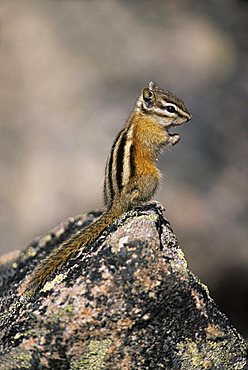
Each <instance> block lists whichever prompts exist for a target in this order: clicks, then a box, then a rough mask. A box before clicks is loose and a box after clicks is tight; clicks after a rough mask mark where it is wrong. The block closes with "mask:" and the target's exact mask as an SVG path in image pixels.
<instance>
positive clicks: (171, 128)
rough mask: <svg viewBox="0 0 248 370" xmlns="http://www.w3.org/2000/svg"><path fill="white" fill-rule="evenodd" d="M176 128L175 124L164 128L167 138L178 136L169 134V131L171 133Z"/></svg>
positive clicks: (174, 133) (173, 133)
mask: <svg viewBox="0 0 248 370" xmlns="http://www.w3.org/2000/svg"><path fill="white" fill-rule="evenodd" d="M176 126H178V125H177V124H174V123H172V124H171V125H169V126H166V127H165V131H166V132H167V134H168V135H169V136H175V135H178V134H177V133H176V132H171V130H172V131H173V129H174V128H175V127H176Z"/></svg>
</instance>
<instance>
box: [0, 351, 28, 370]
mask: <svg viewBox="0 0 248 370" xmlns="http://www.w3.org/2000/svg"><path fill="white" fill-rule="evenodd" d="M31 360H32V355H31V353H30V352H29V351H25V350H21V349H14V350H12V351H11V352H10V353H7V354H5V355H3V356H1V358H0V370H13V369H30V368H31Z"/></svg>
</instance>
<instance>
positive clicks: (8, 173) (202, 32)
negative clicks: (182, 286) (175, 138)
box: [0, 0, 248, 335]
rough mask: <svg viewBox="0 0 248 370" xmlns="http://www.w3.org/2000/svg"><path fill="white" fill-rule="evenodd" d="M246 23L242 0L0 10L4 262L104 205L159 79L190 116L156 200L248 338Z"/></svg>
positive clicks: (24, 4)
mask: <svg viewBox="0 0 248 370" xmlns="http://www.w3.org/2000/svg"><path fill="white" fill-rule="evenodd" d="M247 19H248V2H247V1H238V0H236V1H235V0H219V1H214V0H209V1H205V0H195V1H193V0H191V1H190V0H188V1H183V0H182V1H179V0H173V1H172V0H171V1H157V0H155V1H152V2H151V1H131V0H129V1H128V0H125V1H124V0H122V1H121V0H119V1H118V0H115V1H114V0H101V1H100V0H99V1H86V0H85V1H74V0H71V1H69V0H68V1H59V0H57V1H56V0H49V1H47V0H40V1H38V0H37V1H25V0H16V1H15V0H7V1H4V0H1V1H0V21H1V48H0V56H1V70H0V78H1V97H0V112H1V121H0V250H1V253H4V252H8V251H10V250H13V249H18V248H24V247H25V245H26V244H28V243H29V241H30V240H32V239H33V238H34V237H35V236H36V235H39V234H43V233H46V232H47V230H48V229H50V228H51V227H53V226H55V225H56V224H57V223H59V222H60V221H62V220H63V219H65V218H66V217H69V216H71V215H75V214H78V213H81V212H86V211H89V210H92V209H94V208H97V207H100V206H101V204H102V203H101V202H102V193H101V191H102V190H101V189H102V183H103V175H104V166H105V160H106V157H107V154H108V151H109V149H110V146H111V144H112V142H113V140H114V138H115V136H116V134H117V132H118V131H119V130H120V128H121V127H122V126H123V123H124V121H125V119H126V118H127V116H128V114H129V112H130V110H131V109H132V106H133V104H134V102H135V99H136V97H137V95H138V94H139V92H140V90H141V88H142V87H143V86H144V85H145V84H147V83H148V82H149V81H150V80H154V81H156V82H158V83H159V84H160V85H161V86H162V87H163V88H167V89H169V90H172V91H173V92H174V93H175V94H176V95H178V96H180V97H182V98H183V99H184V101H185V103H186V105H187V107H188V108H189V110H190V112H191V113H192V115H193V119H192V121H191V122H190V123H189V124H187V125H185V126H184V127H182V128H180V129H179V130H178V132H179V131H180V134H181V136H182V140H181V142H180V144H179V145H177V146H176V147H174V148H173V149H171V150H170V151H166V152H165V153H164V155H163V157H162V158H161V161H160V169H161V170H162V172H163V174H164V180H163V183H162V185H161V187H160V191H159V193H158V194H157V199H159V200H160V201H161V202H162V203H163V204H164V206H165V207H166V210H167V217H168V218H169V219H170V221H171V223H172V226H173V228H174V231H175V232H176V234H177V236H178V239H179V241H180V244H181V245H182V247H183V250H184V251H185V254H186V257H187V259H188V261H189V265H190V268H191V269H192V270H193V271H194V272H195V273H197V274H198V275H199V276H200V278H201V279H202V280H203V281H204V282H205V283H207V284H208V286H209V288H210V291H211V294H212V296H214V297H215V299H216V300H217V302H218V304H219V305H220V306H221V308H222V309H223V310H224V311H225V312H226V313H227V314H228V316H229V317H230V318H231V321H232V322H233V323H234V324H235V325H236V326H237V327H238V328H239V330H240V331H241V332H242V333H243V334H244V335H247V332H248V322H247V310H248V269H247V265H248V246H247V213H248V212H247V172H248V171H247V158H248V146H247V139H248V134H247V104H248V100H247V97H248V77H247V76H248V63H247V62H248V60H247V49H248V32H247V31H248V30H247V28H248V27H247Z"/></svg>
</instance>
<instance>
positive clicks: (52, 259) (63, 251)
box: [19, 203, 124, 296]
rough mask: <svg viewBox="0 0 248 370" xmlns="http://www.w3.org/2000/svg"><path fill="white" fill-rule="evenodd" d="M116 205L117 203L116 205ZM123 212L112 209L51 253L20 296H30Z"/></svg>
mask: <svg viewBox="0 0 248 370" xmlns="http://www.w3.org/2000/svg"><path fill="white" fill-rule="evenodd" d="M117 204H118V203H117ZM123 213H124V210H122V209H121V208H120V209H119V208H118V207H114V208H113V207H112V208H110V209H109V210H108V211H106V212H105V213H103V214H102V216H100V217H99V218H98V219H97V220H96V221H95V222H94V223H93V224H91V225H89V226H88V227H86V228H85V229H83V230H80V231H78V232H77V233H76V234H75V235H73V236H72V237H71V238H70V239H69V240H67V241H66V242H64V243H62V244H61V245H60V246H59V247H58V249H56V250H55V251H53V252H52V253H51V254H50V255H49V256H48V257H46V258H45V259H44V261H42V262H41V264H40V265H38V266H37V267H36V268H35V270H34V271H33V272H32V273H31V275H30V276H29V277H28V278H27V280H25V281H24V282H23V283H22V285H21V287H20V290H19V292H20V294H24V295H27V296H32V295H33V294H34V293H35V292H36V291H37V290H38V289H39V288H41V287H42V286H43V285H44V284H45V283H46V281H47V280H48V279H49V278H50V277H51V275H52V274H53V273H55V272H56V271H57V270H58V269H59V268H61V267H62V266H63V265H65V263H66V262H67V261H68V260H69V259H70V258H71V257H72V256H73V255H75V254H76V253H77V252H78V251H79V250H80V249H82V248H83V247H85V246H86V245H88V244H90V243H92V242H93V241H94V240H95V239H96V238H97V237H98V236H99V235H100V234H101V233H102V232H103V230H104V229H106V228H107V227H108V226H110V225H111V224H112V223H113V222H114V221H115V220H116V219H117V218H118V217H120V216H121V215H122V214H123Z"/></svg>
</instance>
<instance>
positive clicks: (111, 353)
mask: <svg viewBox="0 0 248 370" xmlns="http://www.w3.org/2000/svg"><path fill="white" fill-rule="evenodd" d="M98 215H99V213H91V214H90V215H88V217H86V216H84V217H81V216H80V217H77V218H75V219H73V218H72V219H70V220H68V221H67V222H65V223H63V224H61V225H59V226H58V227H57V228H55V229H54V230H52V231H51V232H50V233H49V234H47V235H46V236H44V237H43V238H39V239H37V240H35V241H34V242H33V243H32V244H31V245H30V246H28V247H27V249H26V250H25V251H23V252H22V253H21V254H20V256H19V257H18V259H16V260H14V261H11V262H8V263H7V264H5V265H2V266H1V269H0V286H1V318H0V325H1V334H0V349H1V353H2V355H1V357H0V369H4V370H9V369H46V368H49V369H61V370H63V369H73V370H74V369H95V370H100V369H113V370H116V369H152V370H153V369H167V370H168V369H182V370H184V369H185V370H191V369H197V370H201V369H204V370H205V369H211V370H214V369H216V370H220V369H223V370H225V369H248V365H247V363H248V361H247V360H248V357H247V346H246V343H245V342H244V340H243V339H242V337H241V336H240V334H239V333H238V332H237V331H236V330H235V328H233V327H232V326H231V324H230V323H229V321H228V319H227V318H226V316H225V315H224V314H223V313H221V312H220V311H219V309H218V307H217V306H216V304H215V303H214V301H213V300H212V299H211V298H210V296H209V292H208V289H207V287H206V286H204V285H203V284H202V283H201V282H200V281H199V279H198V278H197V277H196V276H195V275H194V274H193V273H192V272H191V271H190V270H189V269H188V267H187V262H186V260H185V258H184V255H183V252H182V250H181V249H180V247H179V245H178V242H177V239H176V237H175V235H174V234H173V231H172V229H171V226H170V224H169V222H168V221H167V220H165V218H164V217H163V209H162V207H161V206H160V205H159V204H158V203H151V204H148V205H146V206H143V207H139V208H137V209H135V210H133V211H131V212H129V213H127V214H125V215H124V216H123V217H122V218H121V219H120V220H119V221H118V222H116V223H115V224H113V225H112V226H111V227H110V228H109V229H107V230H106V231H105V232H104V233H103V234H102V235H101V237H100V238H98V240H96V241H95V243H93V244H92V245H89V246H87V247H86V248H85V249H84V250H82V251H81V252H80V253H78V254H77V255H76V256H75V257H74V258H73V259H71V260H70V261H69V262H68V263H67V265H66V266H64V268H62V269H61V270H60V271H58V272H57V273H56V274H55V276H54V277H53V279H52V280H50V281H49V282H48V283H47V284H46V285H45V286H44V288H43V289H42V290H41V291H40V292H39V293H37V294H36V295H35V296H34V297H33V298H32V299H29V300H28V299H26V298H23V297H21V296H19V294H18V287H19V285H20V283H21V282H22V281H23V279H24V278H25V276H26V275H27V274H28V273H30V272H31V271H32V270H33V269H34V266H35V265H36V264H37V263H39V261H40V260H42V259H44V257H45V256H46V255H47V254H48V253H50V252H51V250H53V249H54V248H56V247H57V246H58V245H59V244H60V243H61V242H62V241H64V240H66V239H67V238H68V237H69V236H70V235H71V234H72V233H74V232H75V231H76V230H79V229H81V228H83V227H85V226H86V225H87V224H88V223H90V222H92V220H93V219H94V218H95V217H96V216H98Z"/></svg>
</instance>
